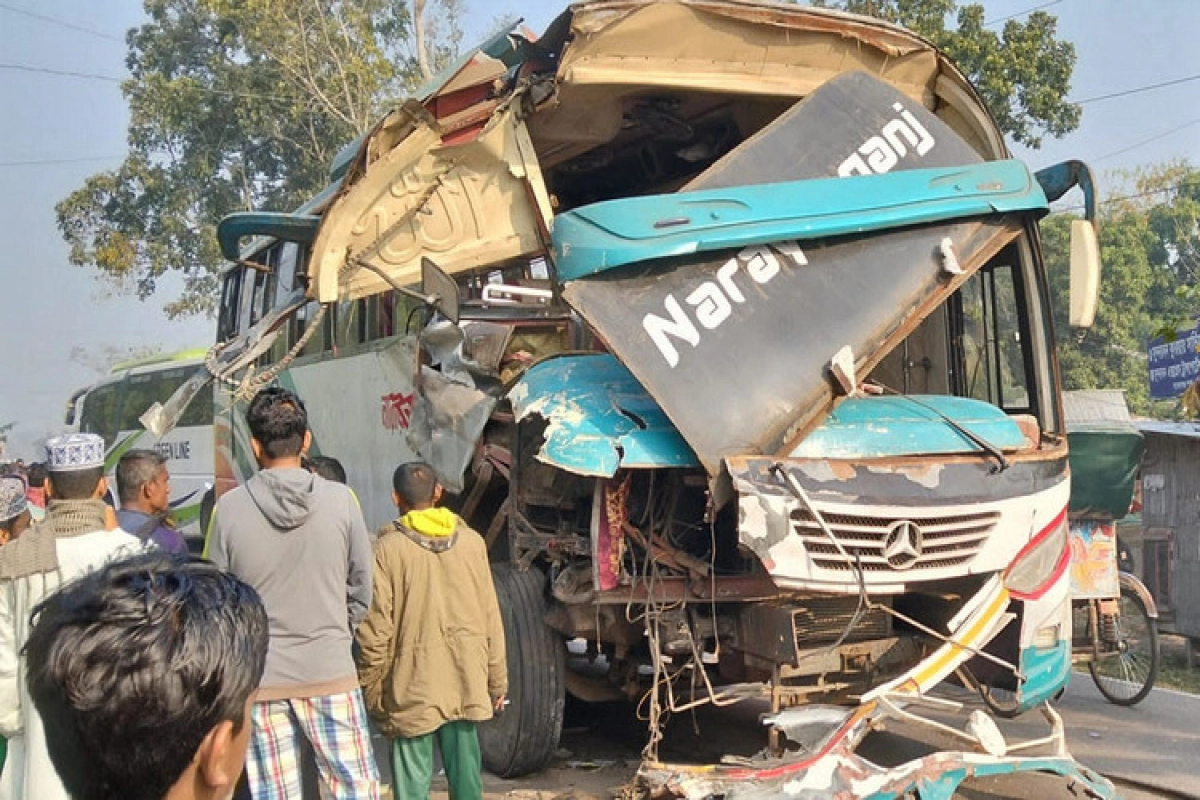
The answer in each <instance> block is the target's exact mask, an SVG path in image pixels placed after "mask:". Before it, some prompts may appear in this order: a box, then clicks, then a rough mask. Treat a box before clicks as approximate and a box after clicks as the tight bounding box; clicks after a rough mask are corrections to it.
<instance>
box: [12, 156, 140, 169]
mask: <svg viewBox="0 0 1200 800" xmlns="http://www.w3.org/2000/svg"><path fill="white" fill-rule="evenodd" d="M124 157H125V156H123V155H120V156H86V157H83V158H45V159H38V160H33V161H0V167H44V166H49V165H51V164H82V163H84V162H86V161H115V160H117V159H118V158H124Z"/></svg>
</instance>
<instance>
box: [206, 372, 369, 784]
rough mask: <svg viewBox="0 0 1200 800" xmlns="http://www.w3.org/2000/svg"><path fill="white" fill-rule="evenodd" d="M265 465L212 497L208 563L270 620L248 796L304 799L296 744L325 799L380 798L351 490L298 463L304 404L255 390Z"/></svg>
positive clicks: (363, 571)
mask: <svg viewBox="0 0 1200 800" xmlns="http://www.w3.org/2000/svg"><path fill="white" fill-rule="evenodd" d="M246 422H247V424H248V426H249V428H250V436H251V447H252V448H253V449H254V456H255V458H256V459H257V460H258V464H259V466H260V467H261V469H260V471H259V472H258V473H257V474H256V475H254V477H252V478H251V479H250V480H248V481H247V482H246V483H245V485H243V486H240V487H238V488H237V489H234V490H233V491H231V492H228V493H227V494H225V495H224V496H222V497H221V499H220V500H218V501H217V505H216V509H215V510H214V512H213V521H212V527H211V530H210V532H209V542H208V556H209V558H211V559H212V561H213V562H214V563H215V564H216V565H217V566H219V567H221V568H222V569H225V570H228V571H229V572H231V573H233V574H234V575H236V576H237V577H238V578H240V579H241V580H243V581H245V582H246V583H248V584H250V586H252V587H254V589H255V590H256V591H257V592H258V594H259V595H260V596H261V597H262V600H263V605H264V606H265V607H266V609H267V616H268V617H269V619H270V634H271V637H270V646H269V647H268V650H267V666H266V672H265V673H264V675H263V680H262V685H261V687H260V688H259V691H258V694H257V697H256V702H255V704H254V709H253V713H252V717H251V719H252V722H253V726H254V727H253V733H252V735H251V740H250V753H249V756H248V757H247V760H246V777H247V781H248V783H249V785H250V793H251V795H252V796H253V797H254V798H255V800H300V798H301V797H302V788H301V776H300V766H299V764H300V758H299V752H300V741H299V737H300V736H303V737H304V738H306V739H308V741H309V742H311V743H312V747H313V751H314V753H315V755H316V761H317V769H318V770H319V772H320V774H321V783H322V788H323V794H322V796H324V797H333V798H338V799H339V800H342V799H345V800H375V799H376V798H379V797H380V787H381V784H380V779H379V769H378V767H377V766H376V764H375V756H374V753H373V752H372V750H371V742H370V734H369V733H368V730H367V715H366V712H365V711H364V709H363V701H362V693H361V691H360V689H359V686H358V677H357V674H356V672H355V668H354V659H353V656H352V654H351V644H352V641H353V631H354V628H355V626H357V625H358V623H359V621H360V620H361V619H362V617H363V616H364V615H365V614H366V611H367V607H368V605H369V604H370V602H371V560H372V556H371V538H370V534H369V533H368V532H367V526H366V524H365V523H364V522H363V517H362V512H361V511H360V510H359V507H358V503H357V502H356V501H355V499H354V496H353V495H352V494H351V493H350V490H349V489H348V488H347V487H345V486H343V485H342V484H339V483H333V482H331V481H327V480H325V479H324V478H322V477H320V476H318V475H314V474H313V473H311V472H309V471H308V470H306V469H304V468H302V467H301V464H300V459H301V454H302V453H304V452H306V451H307V450H308V447H309V445H310V444H311V442H312V434H311V433H310V432H309V430H308V416H307V413H306V412H305V409H304V404H303V403H302V402H301V401H300V398H299V397H297V396H296V395H294V394H292V393H291V392H289V391H287V390H285V389H279V388H269V389H264V390H263V391H261V392H259V393H258V395H256V396H255V398H254V399H253V400H252V401H251V402H250V407H249V409H248V410H247V412H246Z"/></svg>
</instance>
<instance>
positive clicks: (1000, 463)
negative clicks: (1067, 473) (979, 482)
mask: <svg viewBox="0 0 1200 800" xmlns="http://www.w3.org/2000/svg"><path fill="white" fill-rule="evenodd" d="M877 385H878V384H877ZM885 388H886V387H885ZM888 391H890V392H891V393H892V394H894V395H896V396H897V397H902V398H904V399H905V400H907V401H908V402H910V403H914V404H916V405H918V406H920V407H921V408H923V409H925V410H926V411H929V412H931V413H933V414H936V415H937V416H938V417H939V418H940V419H941V420H942V421H943V422H945V423H946V424H947V425H949V426H950V427H951V428H953V429H954V430H955V431H956V432H957V433H958V434H959V435H961V436H962V437H963V438H964V439H966V440H968V441H970V442H971V443H973V444H974V445H975V446H977V447H978V448H979V449H980V450H982V451H984V452H985V453H987V454H988V455H989V456H991V457H992V458H994V459H996V465H995V466H994V467H993V468H992V474H993V475H996V474H998V473H1001V472H1004V470H1006V469H1008V468H1009V466H1011V465H1010V464H1009V463H1008V459H1007V458H1005V457H1004V453H1003V452H1001V450H1000V448H999V447H996V445H994V444H992V443H991V442H989V441H988V440H987V439H984V438H983V437H982V436H980V435H979V434H977V433H975V432H974V431H972V430H969V429H968V428H966V427H965V426H963V425H961V424H959V423H958V422H955V421H954V420H953V419H951V418H950V417H949V416H947V415H946V414H945V413H944V412H943V411H941V410H940V409H938V408H935V407H934V406H931V405H929V404H928V403H922V402H921V401H920V400H918V399H917V398H915V397H911V396H909V395H907V394H903V393H901V392H897V391H896V390H894V389H888Z"/></svg>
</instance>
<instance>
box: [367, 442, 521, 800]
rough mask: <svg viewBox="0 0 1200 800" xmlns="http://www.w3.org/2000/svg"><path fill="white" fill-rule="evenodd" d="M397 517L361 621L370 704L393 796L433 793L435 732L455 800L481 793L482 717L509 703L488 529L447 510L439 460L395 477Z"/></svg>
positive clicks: (386, 531)
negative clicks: (484, 532)
mask: <svg viewBox="0 0 1200 800" xmlns="http://www.w3.org/2000/svg"><path fill="white" fill-rule="evenodd" d="M392 488H393V493H392V500H393V501H394V502H395V504H396V507H397V508H398V509H399V511H400V517H399V519H397V520H395V521H394V522H393V523H392V524H391V525H387V526H385V527H384V528H382V529H381V530H380V531H379V533H378V539H377V540H376V543H375V591H374V592H373V594H372V599H371V609H370V610H369V611H368V612H367V617H366V619H365V620H363V623H362V625H361V626H359V629H358V635H357V639H358V644H359V657H358V672H359V678H360V679H361V680H362V685H363V692H364V694H365V696H366V700H367V710H368V712H369V713H370V714H371V716H372V718H374V720H375V722H376V724H377V725H378V726H379V727H380V729H381V730H382V731H383V732H384V733H386V734H389V735H391V736H393V737H395V741H394V743H393V746H392V765H393V773H394V775H395V786H396V797H398V798H406V799H407V798H424V797H428V796H429V783H430V780H431V779H432V777H433V749H434V743H435V740H436V743H437V746H438V748H439V749H440V750H441V753H442V763H443V764H444V765H445V767H446V777H447V779H448V780H449V783H450V796H451V797H453V798H454V800H479V798H481V797H482V796H483V784H482V780H481V776H480V760H481V759H480V752H479V739H478V736H477V734H476V730H475V728H476V724H477V723H478V722H480V721H483V720H486V719H490V718H491V716H492V714H493V712H495V711H499V710H500V709H501V708H503V705H504V695H505V693H506V692H507V691H508V671H507V666H506V663H505V660H504V659H505V653H504V624H503V622H502V621H501V618H500V606H499V603H498V602H497V601H496V589H495V587H494V586H493V584H492V573H491V569H490V567H489V565H488V556H487V547H486V545H485V544H484V541H483V537H481V536H480V535H479V534H478V533H476V532H475V531H473V530H471V528H469V527H468V526H467V525H466V523H464V522H463V521H462V520H461V519H459V518H458V516H457V515H456V514H455V513H454V512H453V511H450V510H449V509H446V508H438V507H437V502H438V500H439V499H440V498H441V495H442V487H441V486H440V485H439V484H438V480H437V477H436V474H435V473H434V471H433V467H431V466H429V465H428V464H422V463H411V464H402V465H401V466H400V467H398V468H397V469H396V472H395V473H394V474H393V476H392Z"/></svg>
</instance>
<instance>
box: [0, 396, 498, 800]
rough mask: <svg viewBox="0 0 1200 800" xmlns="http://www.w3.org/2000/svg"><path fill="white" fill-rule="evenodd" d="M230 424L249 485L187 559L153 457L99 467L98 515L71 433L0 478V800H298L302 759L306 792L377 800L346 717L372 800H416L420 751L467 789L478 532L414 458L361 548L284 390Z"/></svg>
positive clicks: (482, 690) (346, 500)
mask: <svg viewBox="0 0 1200 800" xmlns="http://www.w3.org/2000/svg"><path fill="white" fill-rule="evenodd" d="M246 417H247V423H248V426H249V429H250V432H251V444H252V447H253V450H254V455H255V457H256V459H257V461H258V464H259V467H260V469H259V471H258V472H257V473H255V474H254V475H253V476H252V477H251V478H250V479H249V480H248V481H246V483H245V484H244V485H243V486H240V487H238V488H237V489H234V490H232V491H230V492H228V493H226V494H225V495H223V496H222V497H221V498H219V499H218V501H217V503H216V506H215V508H214V511H213V516H212V521H211V523H210V525H209V530H208V532H207V538H206V544H205V558H203V559H202V558H197V557H194V556H190V555H188V553H187V548H186V543H185V542H184V541H183V539H182V537H181V536H179V534H178V532H177V531H175V530H174V528H173V527H172V525H171V523H170V518H169V496H170V488H169V481H170V476H169V472H168V468H167V467H168V464H167V462H165V461H164V460H163V459H162V457H161V456H160V455H158V453H156V452H155V451H151V450H133V451H129V452H127V453H125V454H124V455H123V456H122V457H121V458H120V460H119V461H118V463H117V465H116V469H115V482H116V483H117V487H116V489H117V495H116V497H117V501H118V502H117V503H116V505H117V506H119V507H118V508H114V505H113V504H111V503H110V502H106V498H110V499H111V497H112V495H111V493H110V491H109V487H108V480H107V478H106V476H105V469H104V464H105V447H104V441H103V440H102V439H100V437H98V436H95V435H92V434H68V435H65V436H61V437H56V438H55V439H51V440H50V441H49V442H48V443H47V447H46V461H45V462H44V464H42V465H41V475H38V474H37V472H38V470H37V469H36V468H37V467H38V466H39V465H30V467H29V468H25V467H24V465H19V466H18V465H14V469H13V470H12V472H11V473H10V474H6V475H4V476H3V477H0V517H3V515H10V516H9V517H8V518H0V527H2V528H3V530H4V536H5V541H4V543H3V544H0V736H3V737H5V739H6V740H7V755H6V757H4V762H3V768H2V771H0V800H9V799H10V798H12V799H22V800H23V799H24V798H28V799H29V800H58V799H59V798H76V800H82V799H83V798H87V799H88V800H106V799H107V798H112V799H113V800H116V798H121V799H122V800H125V799H126V798H133V799H134V800H137V799H139V798H145V799H146V800H161V798H171V799H172V800H174V798H214V800H216V799H217V798H228V797H229V796H230V795H231V794H232V793H234V792H235V789H236V791H237V792H238V793H239V794H240V795H243V796H249V797H253V798H256V799H257V798H265V799H269V800H277V799H285V798H300V797H302V796H303V788H302V786H303V785H302V778H301V768H300V764H301V760H302V753H303V752H305V751H307V752H310V753H311V754H312V756H313V757H314V758H315V765H316V769H317V771H318V772H319V776H320V778H319V780H320V784H321V789H320V792H321V796H322V797H332V798H379V797H382V796H385V795H386V789H385V787H384V784H383V781H382V780H381V778H380V771H379V769H378V767H377V764H376V761H375V755H374V752H373V750H372V747H371V746H370V732H369V728H368V718H370V719H371V720H372V721H373V722H374V724H375V726H376V728H377V729H378V730H379V731H381V732H382V733H384V734H386V735H388V736H390V737H392V738H393V747H392V758H391V761H392V772H393V776H394V777H393V783H392V792H393V796H395V797H404V798H409V797H412V798H418V797H427V796H428V793H429V787H430V781H431V778H432V775H433V764H434V761H433V754H434V749H435V745H436V747H437V748H438V749H440V750H441V754H442V761H443V764H444V766H445V770H446V775H447V779H448V781H449V784H450V791H451V795H452V796H453V797H455V798H464V799H465V798H478V797H481V796H482V783H481V776H480V769H481V765H480V761H481V757H480V749H479V742H478V738H477V735H476V727H475V726H476V723H478V722H480V721H483V720H486V719H488V718H490V717H491V716H492V714H493V713H496V712H499V711H500V710H501V709H502V708H503V706H504V704H505V693H506V691H507V671H506V663H505V648H504V630H503V625H502V622H501V614H500V608H499V604H498V602H497V599H496V594H495V589H494V587H493V585H492V579H491V573H490V568H489V564H488V558H487V550H486V546H485V544H484V542H483V539H482V537H480V536H479V534H478V533H476V532H475V531H473V530H471V529H470V528H469V527H468V526H467V525H466V524H465V523H463V521H462V520H461V519H460V518H458V517H457V516H456V515H455V514H454V513H453V512H451V511H449V510H447V509H445V508H442V507H440V506H439V505H438V502H439V500H440V498H441V493H442V489H441V486H440V484H439V482H438V480H437V477H436V475H435V473H434V470H433V469H432V467H430V466H429V465H427V464H423V463H419V462H410V463H404V464H401V465H400V466H399V467H397V468H396V470H395V472H394V474H393V480H392V484H393V490H394V491H393V500H394V502H395V505H396V507H397V510H398V512H399V515H398V516H397V518H396V519H395V520H394V521H393V522H392V523H390V524H389V525H387V526H385V527H384V528H383V529H381V530H380V531H377V532H376V533H375V534H374V535H372V534H371V533H370V532H368V530H367V527H366V524H365V522H364V520H363V516H362V512H361V510H360V508H359V504H358V500H357V498H356V497H355V495H354V493H353V491H351V490H350V488H349V487H348V486H346V485H345V483H346V474H345V471H344V470H343V469H342V467H341V465H340V464H339V463H338V462H337V461H336V460H335V459H331V458H328V457H320V456H314V457H312V458H311V459H310V458H309V457H308V451H309V449H310V446H311V444H312V434H311V433H310V431H309V429H308V421H307V412H306V410H305V407H304V404H303V402H302V401H301V400H300V398H299V397H297V396H296V395H295V394H293V393H291V392H288V391H286V390H283V389H277V388H270V389H265V390H263V391H262V392H260V393H259V394H258V395H257V396H256V397H255V398H254V399H253V400H252V401H251V403H250V404H249V408H248V410H247V414H246ZM38 480H40V483H41V485H40V487H37V488H38V489H39V491H38V492H34V491H33V490H34V489H35V481H38ZM35 501H40V503H41V505H40V506H36V508H38V509H39V512H40V519H35V514H34V510H33V509H34V508H35ZM18 508H19V510H18ZM14 512H15V513H14ZM15 519H23V523H22V524H20V525H17V524H12V525H8V523H11V522H13V520H15ZM5 525H8V527H3V526H5ZM243 766H244V772H245V774H244V776H243ZM239 778H241V780H242V783H241V785H240V786H239V785H238V781H239Z"/></svg>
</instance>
